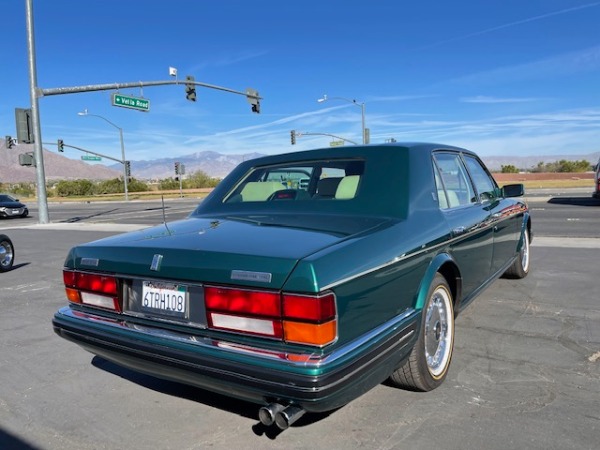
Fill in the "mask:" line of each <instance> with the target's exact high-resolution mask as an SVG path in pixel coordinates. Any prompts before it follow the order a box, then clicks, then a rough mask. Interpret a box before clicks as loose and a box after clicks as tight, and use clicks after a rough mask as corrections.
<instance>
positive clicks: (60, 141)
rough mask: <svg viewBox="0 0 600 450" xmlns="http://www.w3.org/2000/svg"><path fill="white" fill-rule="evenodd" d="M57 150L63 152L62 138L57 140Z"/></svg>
mask: <svg viewBox="0 0 600 450" xmlns="http://www.w3.org/2000/svg"><path fill="white" fill-rule="evenodd" d="M58 151H59V152H64V151H65V143H64V142H63V140H62V139H59V140H58Z"/></svg>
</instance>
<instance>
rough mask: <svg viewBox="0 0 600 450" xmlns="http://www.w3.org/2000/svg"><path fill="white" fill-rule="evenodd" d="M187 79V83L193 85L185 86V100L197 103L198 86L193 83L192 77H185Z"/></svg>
mask: <svg viewBox="0 0 600 450" xmlns="http://www.w3.org/2000/svg"><path fill="white" fill-rule="evenodd" d="M185 79H186V81H190V82H191V83H186V84H185V98H186V99H188V100H189V101H191V102H195V101H196V85H195V84H194V83H193V82H194V77H193V76H191V75H188V76H187V77H185Z"/></svg>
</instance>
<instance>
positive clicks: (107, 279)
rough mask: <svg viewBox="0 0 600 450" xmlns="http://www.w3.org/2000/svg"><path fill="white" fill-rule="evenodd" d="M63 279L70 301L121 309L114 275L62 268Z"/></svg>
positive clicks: (116, 309)
mask: <svg viewBox="0 0 600 450" xmlns="http://www.w3.org/2000/svg"><path fill="white" fill-rule="evenodd" d="M63 281H64V283H65V291H66V294H67V298H68V299H69V301H70V302H73V303H82V304H85V305H90V306H97V307H100V308H105V309H111V310H113V311H117V312H120V311H121V307H120V305H119V296H118V287H117V279H116V278H115V277H113V276H109V275H102V274H97V273H88V272H78V271H73V270H64V271H63Z"/></svg>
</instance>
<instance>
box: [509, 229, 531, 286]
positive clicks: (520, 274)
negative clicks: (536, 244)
mask: <svg viewBox="0 0 600 450" xmlns="http://www.w3.org/2000/svg"><path fill="white" fill-rule="evenodd" d="M528 273H529V233H528V232H527V230H525V232H524V233H523V245H522V246H521V251H520V252H519V256H517V259H515V261H514V262H513V263H512V265H511V266H510V267H509V268H508V269H506V272H504V275H503V276H504V277H505V278H517V279H519V278H525V277H526V276H527V274H528Z"/></svg>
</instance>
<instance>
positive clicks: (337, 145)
mask: <svg viewBox="0 0 600 450" xmlns="http://www.w3.org/2000/svg"><path fill="white" fill-rule="evenodd" d="M342 145H344V141H331V142H330V143H329V146H330V147H340V146H342Z"/></svg>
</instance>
